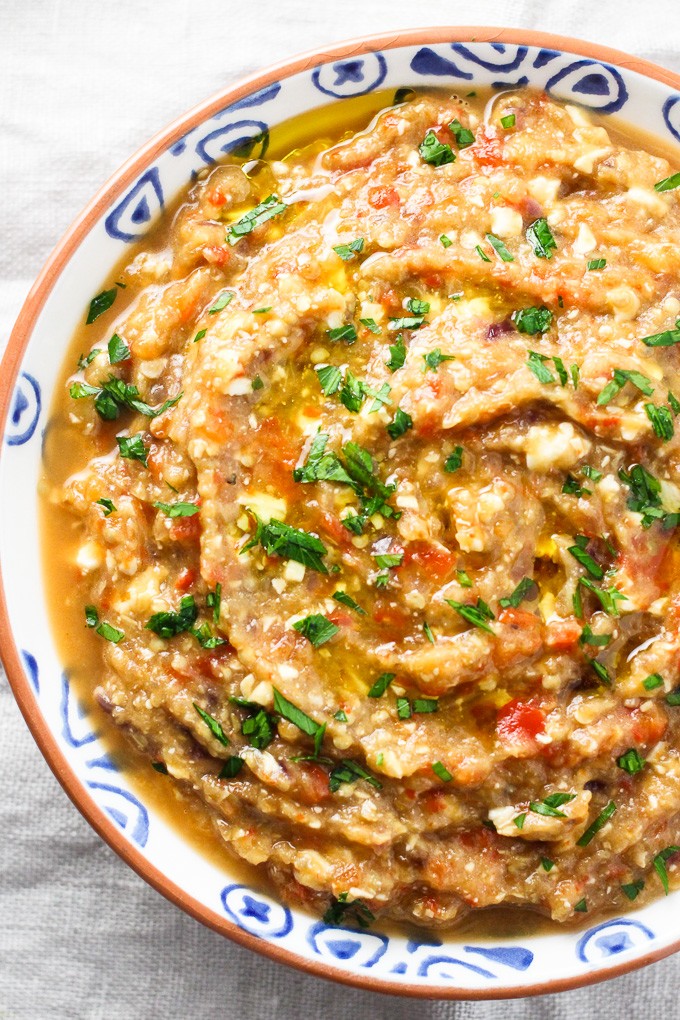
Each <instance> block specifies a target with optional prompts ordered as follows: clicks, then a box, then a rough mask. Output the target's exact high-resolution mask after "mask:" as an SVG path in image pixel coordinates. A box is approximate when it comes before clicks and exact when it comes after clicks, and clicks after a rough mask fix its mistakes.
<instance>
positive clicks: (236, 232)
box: [227, 195, 288, 245]
mask: <svg viewBox="0 0 680 1020" xmlns="http://www.w3.org/2000/svg"><path fill="white" fill-rule="evenodd" d="M287 208H288V207H287V206H286V204H285V203H284V202H282V201H281V199H280V198H278V197H277V196H276V195H269V196H268V197H267V198H265V200H264V202H261V203H260V204H259V205H256V206H255V208H254V209H251V210H250V211H249V212H247V213H246V214H245V216H242V217H241V219H240V220H238V221H237V222H236V223H232V224H231V226H230V227H229V229H228V231H227V241H228V242H229V244H231V245H234V244H238V242H239V241H240V240H241V238H242V237H245V235H246V234H250V232H251V231H253V230H255V228H256V227H259V226H261V225H262V224H263V223H266V222H267V220H270V219H272V217H273V216H280V215H281V213H284V212H285V211H286V209H287Z"/></svg>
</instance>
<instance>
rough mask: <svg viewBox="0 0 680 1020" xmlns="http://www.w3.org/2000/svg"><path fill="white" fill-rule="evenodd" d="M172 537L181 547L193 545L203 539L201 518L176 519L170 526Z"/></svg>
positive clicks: (193, 516) (197, 515)
mask: <svg viewBox="0 0 680 1020" xmlns="http://www.w3.org/2000/svg"><path fill="white" fill-rule="evenodd" d="M170 537H171V539H172V540H173V542H179V543H180V544H181V545H193V544H194V543H196V542H198V541H199V539H200V537H201V516H200V514H193V515H192V516H191V517H176V518H175V519H174V520H173V522H172V524H171V525H170Z"/></svg>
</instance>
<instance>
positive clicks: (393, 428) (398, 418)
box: [387, 407, 413, 439]
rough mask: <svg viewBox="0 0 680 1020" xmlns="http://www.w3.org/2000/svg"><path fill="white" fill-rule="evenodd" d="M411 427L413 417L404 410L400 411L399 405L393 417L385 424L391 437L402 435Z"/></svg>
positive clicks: (396, 437) (395, 437)
mask: <svg viewBox="0 0 680 1020" xmlns="http://www.w3.org/2000/svg"><path fill="white" fill-rule="evenodd" d="M412 428H413V418H412V417H411V415H410V414H407V412H406V411H402V409H401V408H400V407H398V408H397V410H396V412H395V415H394V419H393V420H392V421H391V422H390V424H389V425H388V426H387V433H388V435H389V436H390V438H391V439H398V438H399V436H403V435H404V433H405V432H408V430H409V429H412Z"/></svg>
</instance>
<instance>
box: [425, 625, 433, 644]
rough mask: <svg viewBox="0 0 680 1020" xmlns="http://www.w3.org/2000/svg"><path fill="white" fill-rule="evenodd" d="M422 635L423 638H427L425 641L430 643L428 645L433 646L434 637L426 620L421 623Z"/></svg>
mask: <svg viewBox="0 0 680 1020" xmlns="http://www.w3.org/2000/svg"><path fill="white" fill-rule="evenodd" d="M423 633H424V635H425V637H426V638H427V640H428V641H429V642H430V644H431V645H433V644H434V642H435V636H434V634H433V633H432V628H431V627H430V625H429V623H428V622H427V620H424V621H423Z"/></svg>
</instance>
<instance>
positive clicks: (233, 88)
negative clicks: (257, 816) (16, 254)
mask: <svg viewBox="0 0 680 1020" xmlns="http://www.w3.org/2000/svg"><path fill="white" fill-rule="evenodd" d="M452 41H455V42H467V43H469V42H486V43H489V42H490V43H504V44H506V43H507V44H515V45H523V46H534V47H539V48H540V47H543V48H546V47H547V48H551V49H556V50H559V51H562V52H565V53H574V54H576V55H578V56H582V57H586V58H590V59H593V60H597V61H602V62H605V63H609V64H614V65H616V66H618V67H620V68H624V69H625V70H628V71H633V72H637V73H638V74H640V75H643V76H645V77H647V78H652V79H654V80H656V81H659V82H661V83H662V84H664V85H668V86H670V87H672V88H673V89H676V90H677V91H679V92H680V75H678V74H675V73H674V72H672V71H668V70H666V69H665V68H663V67H660V66H658V65H657V64H654V63H652V62H651V61H648V60H644V59H642V58H640V57H635V56H632V55H631V54H628V53H624V52H622V51H621V50H615V49H611V48H609V47H608V46H601V45H599V44H597V43H592V42H587V41H585V40H580V39H576V38H573V37H569V36H562V35H554V34H552V33H548V32H534V31H528V30H524V29H521V28H498V27H493V26H491V27H489V26H469V25H468V26H460V27H458V26H439V27H431V28H421V29H405V30H395V31H393V32H388V33H384V34H376V35H367V36H361V37H358V38H353V39H349V40H346V41H343V42H339V43H336V44H332V45H328V46H325V45H322V46H319V47H316V48H314V49H311V50H307V51H305V52H304V53H302V54H298V55H297V56H293V57H291V58H289V59H286V60H283V61H280V62H279V63H277V64H273V65H270V66H268V67H266V68H264V69H263V70H261V71H258V72H257V73H255V74H252V75H249V76H247V77H245V78H241V79H240V80H239V81H238V82H236V83H235V84H233V85H229V86H228V87H226V88H224V89H222V90H220V91H219V92H216V93H215V94H213V95H212V96H210V97H209V98H208V99H206V100H205V101H204V102H202V103H199V104H198V105H197V106H194V107H193V108H192V109H190V110H189V111H187V112H186V113H183V114H181V115H180V116H179V117H177V118H176V119H175V120H173V121H172V122H171V123H170V124H169V125H167V127H165V128H163V129H162V130H161V131H159V132H158V133H157V134H156V135H154V136H153V138H151V139H150V141H148V142H147V143H146V144H144V145H143V146H141V148H140V149H138V150H137V152H136V153H135V154H134V155H133V156H131V157H130V158H129V159H128V160H127V161H126V162H125V163H124V164H123V165H122V166H121V167H120V168H119V169H118V170H116V172H115V173H114V174H113V175H112V176H111V177H110V178H109V179H108V181H107V182H106V183H105V184H104V185H103V186H102V187H101V188H100V189H99V191H98V192H97V193H96V195H95V196H94V198H93V199H92V200H91V201H90V202H89V204H88V205H87V206H86V207H85V208H84V209H83V211H82V212H81V213H80V215H79V216H77V217H76V219H75V220H74V221H73V223H72V224H71V226H70V227H69V228H68V230H67V231H66V232H65V234H64V235H63V236H62V238H61V240H60V241H59V242H58V244H57V245H56V247H55V248H54V250H53V251H52V253H51V255H50V256H49V258H48V259H47V261H46V263H45V265H44V266H43V268H42V270H41V272H40V274H39V275H38V277H37V279H36V281H35V283H34V284H33V286H32V288H31V290H30V291H29V294H28V296H27V298H26V300H25V302H24V304H23V307H22V309H21V312H20V313H19V317H18V319H17V321H16V323H15V326H14V328H13V330H12V333H11V335H10V338H9V341H8V345H7V349H6V351H5V354H4V356H3V359H2V363H1V365H0V431H1V432H2V433H4V430H5V426H6V421H7V416H8V413H9V407H10V402H11V399H12V395H13V392H14V386H15V382H16V378H17V375H18V370H19V366H20V364H21V362H22V359H23V356H24V353H25V351H26V348H27V345H28V342H29V340H30V338H31V335H32V332H33V328H34V326H35V324H36V322H37V319H38V317H39V315H40V312H41V311H42V308H43V306H44V304H45V302H46V300H47V298H48V297H49V295H50V293H51V292H52V290H53V288H54V286H55V284H56V282H57V280H58V279H59V276H60V274H61V272H62V270H63V268H64V267H65V265H66V264H67V263H68V261H69V259H70V258H71V256H72V255H73V253H74V252H75V250H76V249H77V248H78V246H79V244H80V243H81V241H82V240H83V238H84V237H85V236H86V235H87V234H88V233H89V231H90V229H91V228H92V226H93V225H94V224H95V223H96V221H97V220H98V219H99V217H100V216H101V215H102V213H103V212H104V211H105V210H106V209H107V208H108V207H109V206H111V205H112V204H113V202H114V201H115V199H116V198H117V197H118V196H119V195H121V194H122V193H123V192H124V190H125V189H126V188H127V187H128V185H129V184H130V183H131V182H132V181H133V180H134V179H135V178H136V177H137V175H138V174H139V173H140V172H141V171H143V170H144V169H145V168H146V167H147V166H149V165H150V164H151V163H152V162H153V161H154V160H155V159H156V157H157V156H159V155H160V154H161V153H162V152H164V151H165V150H166V149H167V148H169V147H170V146H171V145H172V144H173V143H174V142H176V141H177V140H178V139H179V138H181V137H182V136H183V135H185V134H186V133H187V132H189V131H191V130H192V129H193V128H195V127H196V126H198V125H199V124H200V123H202V122H203V121H205V120H207V119H209V118H210V117H211V116H212V115H214V114H215V113H217V112H218V111H219V110H221V109H224V108H225V107H226V106H229V105H231V104H232V103H234V102H236V101H237V100H238V99H241V98H243V97H244V96H246V95H250V94H251V93H253V92H256V91H258V90H260V89H262V88H264V87H266V86H267V85H269V84H271V83H273V82H275V81H280V80H281V79H282V78H289V77H291V76H293V75H295V74H298V73H300V72H303V71H305V70H309V69H310V68H312V67H316V66H317V65H319V64H323V63H328V62H329V61H334V60H342V59H345V58H347V57H350V56H355V55H357V54H360V53H365V52H367V51H371V50H389V49H398V48H400V47H405V46H417V45H426V44H443V43H450V42H452ZM0 456H1V454H0ZM0 658H2V662H3V665H4V667H5V671H6V673H7V677H8V680H9V683H10V686H11V688H12V691H13V693H14V697H15V698H16V700H17V702H18V705H19V708H20V710H21V712H22V714H23V716H24V719H25V721H26V723H27V725H28V728H29V730H30V731H31V733H32V735H33V738H34V740H35V741H36V743H37V745H38V747H39V748H40V751H41V752H42V754H43V756H44V757H45V759H46V761H47V763H48V765H49V766H50V768H51V769H52V772H53V773H54V775H55V776H56V778H57V779H58V780H59V782H60V784H61V785H62V787H63V789H64V790H65V792H66V793H67V795H68V796H69V797H70V799H71V800H72V801H73V803H74V804H75V806H76V807H77V808H78V810H79V811H80V812H81V814H82V815H83V816H84V817H85V818H86V820H87V821H88V822H89V824H90V825H91V826H92V828H93V829H94V830H95V831H96V832H97V833H98V834H99V836H100V837H101V838H102V839H103V840H104V841H105V842H106V843H107V844H108V845H109V846H110V847H111V849H112V850H114V851H115V852H116V853H117V854H118V856H119V857H121V858H122V859H123V860H124V861H125V863H126V864H128V865H129V866H130V867H131V868H132V869H133V871H135V872H136V873H137V874H138V875H139V876H140V877H141V878H143V879H144V880H145V881H146V882H147V883H148V884H149V885H151V886H152V887H153V888H154V889H156V890H157V891H158V892H160V893H161V894H162V895H163V896H165V897H166V899H168V900H170V901H171V902H172V903H174V904H175V905H177V906H178V907H180V908H181V909H182V910H183V911H185V912H186V913H187V914H190V915H191V916H192V917H194V918H195V919H196V920H198V921H200V922H202V923H203V924H205V925H206V926H207V927H209V928H212V929H213V930H214V931H216V932H218V933H220V934H222V935H226V936H227V937H228V938H230V939H232V940H233V941H234V942H237V943H239V944H240V945H242V946H245V947H247V948H248V949H252V950H254V951H255V952H257V953H260V954H262V955H263V956H267V957H269V958H270V959H272V960H275V961H278V962H279V963H285V964H287V965H289V966H292V967H294V968H296V969H297V970H300V971H304V972H306V973H308V974H314V975H316V976H317V977H323V978H328V979H331V980H334V981H336V982H340V983H342V984H346V985H350V986H353V987H355V988H359V989H362V990H364V991H372V992H383V993H386V994H391V995H401V996H407V997H413V998H421V999H459V1000H480V999H506V998H520V997H523V996H526V995H531V996H534V995H544V994H547V993H553V992H559V991H565V990H567V989H572V988H581V987H583V986H585V985H589V984H594V983H596V982H598V981H603V980H606V979H609V978H613V977H618V976H620V975H622V974H626V973H628V972H629V971H632V970H635V969H637V968H639V967H643V966H645V965H647V964H649V963H652V962H654V961H656V960H660V959H662V958H663V957H665V956H669V955H670V954H671V953H674V952H677V950H678V949H680V936H679V937H678V939H677V940H675V941H674V942H673V943H672V944H671V945H668V946H664V947H662V948H660V949H656V950H654V951H652V952H649V953H643V954H640V955H639V956H637V957H635V958H634V959H632V960H629V961H627V962H625V963H621V964H618V965H614V966H611V967H601V968H598V969H597V970H596V971H594V972H590V973H584V974H582V975H579V976H575V977H571V978H564V979H559V978H557V979H555V980H552V981H544V982H540V983H538V984H536V985H532V986H531V987H530V988H529V989H528V990H527V989H524V988H522V987H517V986H513V987H505V988H503V987H497V986H494V987H492V988H481V989H464V988H457V987H455V986H454V987H451V986H449V985H433V986H431V987H428V986H425V985H417V984H411V985H409V984H402V983H399V982H396V981H388V980H383V979H382V978H376V977H372V976H371V975H370V974H355V973H351V972H349V971H344V972H343V971H342V970H341V969H340V968H336V967H333V966H330V965H328V964H325V963H322V962H316V961H311V960H307V959H305V958H303V957H301V956H299V955H297V953H295V952H293V951H290V950H287V949H283V948H281V947H280V946H277V945H275V944H272V943H271V942H267V941H265V940H264V939H260V938H257V937H255V936H254V935H250V934H249V933H248V932H246V931H244V930H243V929H241V928H239V927H238V926H237V925H236V924H234V923H233V922H232V921H230V920H228V919H227V918H226V917H224V918H222V917H221V916H220V915H218V914H217V913H215V912H214V911H212V910H210V909H209V908H208V907H206V906H205V905H203V904H202V903H200V902H199V901H198V900H196V899H194V897H192V896H190V895H189V894H188V893H186V892H185V891H184V890H183V889H181V888H180V887H179V886H177V885H176V884H175V883H174V882H172V881H171V880H170V879H169V878H168V877H167V876H166V875H164V874H163V873H162V872H161V871H160V870H159V869H157V868H156V867H155V866H154V865H153V864H151V862H150V861H148V860H147V859H146V857H145V856H144V854H143V852H142V851H140V850H139V849H137V848H136V847H135V846H133V845H132V843H131V842H129V841H128V839H127V838H126V837H125V836H124V835H123V833H122V832H121V831H120V830H119V829H118V828H117V827H116V825H115V823H114V822H113V821H112V820H111V819H110V818H108V816H107V815H106V814H105V813H104V811H103V810H102V809H101V808H100V807H98V806H97V805H96V804H95V803H94V801H92V800H91V798H90V797H89V795H88V794H87V791H86V789H85V787H84V786H83V785H82V783H81V782H80V780H79V779H78V778H77V776H76V773H75V771H74V770H73V769H72V767H71V765H70V764H69V762H68V760H67V758H66V756H65V754H63V753H62V751H61V750H60V748H59V746H58V744H57V741H56V740H55V738H54V736H53V735H52V733H51V731H49V730H47V729H46V728H44V727H43V726H42V725H41V720H40V718H39V713H38V712H37V711H36V704H35V698H34V695H33V692H32V691H31V688H30V684H29V681H28V678H27V676H26V673H25V670H24V667H23V665H22V663H21V659H20V656H19V652H18V649H17V647H16V644H15V642H14V638H13V634H12V630H11V627H10V622H9V615H8V610H7V603H6V599H5V590H4V583H3V580H2V567H1V565H0ZM547 937H549V936H547Z"/></svg>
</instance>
